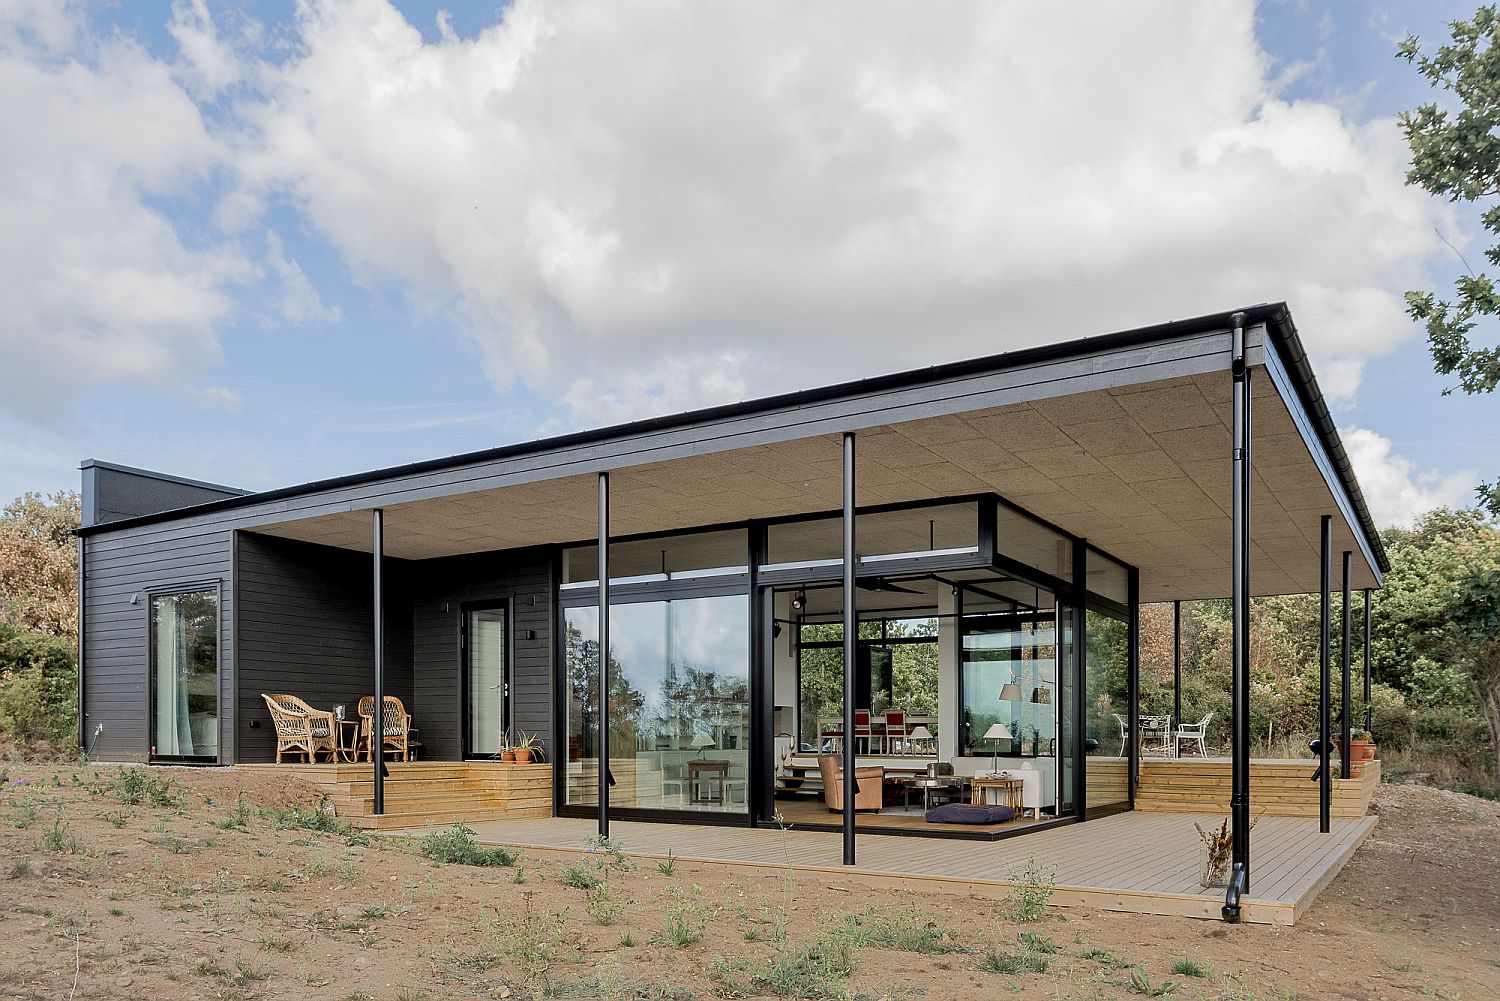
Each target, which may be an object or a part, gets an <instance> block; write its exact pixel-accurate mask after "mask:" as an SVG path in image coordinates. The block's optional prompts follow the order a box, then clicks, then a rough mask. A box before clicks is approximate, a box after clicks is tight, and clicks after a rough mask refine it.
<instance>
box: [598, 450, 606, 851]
mask: <svg viewBox="0 0 1500 1001" xmlns="http://www.w3.org/2000/svg"><path fill="white" fill-rule="evenodd" d="M598 544H599V733H598V736H597V737H596V739H597V740H598V742H599V837H601V838H607V837H609V474H608V473H600V474H599V542H598Z"/></svg>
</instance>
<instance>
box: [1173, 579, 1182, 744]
mask: <svg viewBox="0 0 1500 1001" xmlns="http://www.w3.org/2000/svg"><path fill="white" fill-rule="evenodd" d="M1181 725H1182V602H1180V601H1174V602H1172V728H1173V729H1172V757H1174V758H1175V757H1178V748H1179V747H1181V745H1180V744H1178V743H1177V729H1176V728H1177V727H1179V726H1181Z"/></svg>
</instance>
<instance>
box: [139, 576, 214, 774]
mask: <svg viewBox="0 0 1500 1001" xmlns="http://www.w3.org/2000/svg"><path fill="white" fill-rule="evenodd" d="M150 607H151V670H152V678H151V681H152V684H151V687H152V707H151V709H152V712H151V756H152V757H153V758H209V759H213V758H217V757H218V756H219V594H218V592H217V591H216V590H204V591H184V592H182V593H179V594H157V595H152V596H151V601H150Z"/></svg>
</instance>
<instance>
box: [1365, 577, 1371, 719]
mask: <svg viewBox="0 0 1500 1001" xmlns="http://www.w3.org/2000/svg"><path fill="white" fill-rule="evenodd" d="M1371 722H1372V721H1371V718H1370V589H1369V588H1365V729H1366V730H1369V729H1370V723H1371Z"/></svg>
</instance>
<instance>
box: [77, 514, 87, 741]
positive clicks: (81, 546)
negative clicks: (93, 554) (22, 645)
mask: <svg viewBox="0 0 1500 1001" xmlns="http://www.w3.org/2000/svg"><path fill="white" fill-rule="evenodd" d="M87 555H88V539H86V538H84V537H83V536H81V535H80V536H79V537H78V750H79V752H80V753H82V754H84V756H85V757H87V756H88V755H87V751H88V748H87V746H86V745H87V743H88V719H87V717H86V715H85V713H84V700H83V672H84V668H85V667H86V666H87V664H88V660H87V656H86V654H87V650H88V647H87V643H86V641H85V639H84V628H83V617H84V615H85V607H86V606H85V602H84V593H85V589H86V588H87V587H88V578H87V577H86V576H85V574H84V560H85V559H86V557H87Z"/></svg>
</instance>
